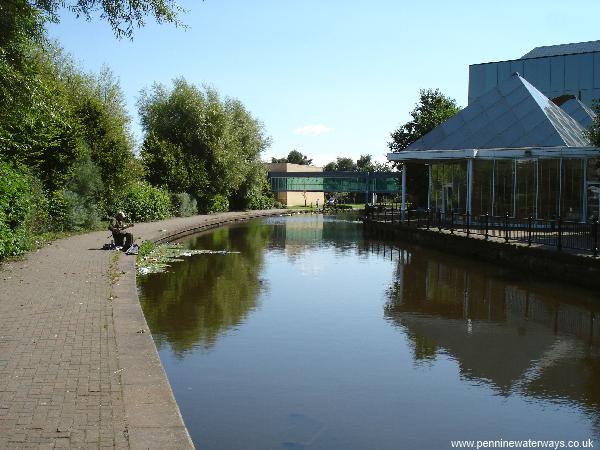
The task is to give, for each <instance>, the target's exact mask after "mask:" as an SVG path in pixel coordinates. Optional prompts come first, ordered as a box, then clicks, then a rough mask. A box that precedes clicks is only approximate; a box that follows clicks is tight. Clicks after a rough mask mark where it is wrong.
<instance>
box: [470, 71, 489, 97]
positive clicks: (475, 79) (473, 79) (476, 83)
mask: <svg viewBox="0 0 600 450" xmlns="http://www.w3.org/2000/svg"><path fill="white" fill-rule="evenodd" d="M484 78H485V73H484V70H483V66H482V65H481V64H477V65H473V66H469V102H471V101H472V100H474V99H476V98H477V97H479V96H480V95H481V94H482V93H483V84H484Z"/></svg>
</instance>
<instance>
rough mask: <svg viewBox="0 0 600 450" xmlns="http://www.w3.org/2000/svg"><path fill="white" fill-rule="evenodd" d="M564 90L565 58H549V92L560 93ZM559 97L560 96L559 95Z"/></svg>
mask: <svg viewBox="0 0 600 450" xmlns="http://www.w3.org/2000/svg"><path fill="white" fill-rule="evenodd" d="M564 88H565V57H564V56H553V57H552V58H550V90H551V91H562V90H563V89H564ZM559 95H560V94H559Z"/></svg>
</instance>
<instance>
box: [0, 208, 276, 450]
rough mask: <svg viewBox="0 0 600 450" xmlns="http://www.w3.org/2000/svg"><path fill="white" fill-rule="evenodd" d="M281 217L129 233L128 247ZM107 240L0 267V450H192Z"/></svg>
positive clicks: (127, 265) (167, 225) (86, 240)
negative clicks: (105, 248) (132, 240)
mask: <svg viewBox="0 0 600 450" xmlns="http://www.w3.org/2000/svg"><path fill="white" fill-rule="evenodd" d="M281 212H284V211H281V210H280V211H275V210H270V211H258V212H256V211H253V212H240V213H222V214H215V215H209V216H194V217H189V218H176V219H169V220H164V221H160V222H152V223H143V224H137V225H136V226H135V227H134V228H133V229H132V231H133V233H134V236H135V237H136V241H138V242H139V241H140V240H147V239H153V240H159V239H161V238H162V239H167V238H169V237H170V236H181V235H182V234H190V233H192V232H193V231H194V230H199V229H202V228H203V227H212V226H217V225H218V224H221V223H223V222H227V221H236V220H244V219H248V218H250V217H254V216H264V215H273V214H277V213H281ZM108 236H109V232H108V231H101V232H93V233H88V234H83V235H79V236H73V237H70V238H68V239H63V240H58V241H55V242H53V243H51V244H49V245H47V246H45V247H43V248H42V249H40V250H38V251H36V252H32V253H30V254H28V255H27V256H26V257H25V258H23V259H22V260H19V261H11V262H8V263H5V264H3V265H2V267H1V268H0V287H1V288H0V448H10V449H19V448H160V449H167V448H177V449H180V448H191V447H192V443H191V440H190V438H189V435H188V433H187V430H186V428H185V425H184V423H183V420H182V419H181V416H180V413H179V409H178V407H177V404H176V403H175V401H174V398H173V394H172V392H171V388H170V386H169V383H168V381H167V378H166V376H165V373H164V370H163V368H162V365H161V363H160V360H159V359H158V354H157V352H156V347H155V346H154V343H153V341H152V336H151V334H150V333H149V330H148V329H147V325H146V322H145V320H144V317H143V314H142V311H141V308H140V305H139V302H138V297H137V291H136V287H135V264H134V258H135V257H133V256H126V255H123V254H120V253H118V252H116V251H103V250H99V249H100V248H101V247H102V245H103V244H104V243H106V242H108V241H109V238H108Z"/></svg>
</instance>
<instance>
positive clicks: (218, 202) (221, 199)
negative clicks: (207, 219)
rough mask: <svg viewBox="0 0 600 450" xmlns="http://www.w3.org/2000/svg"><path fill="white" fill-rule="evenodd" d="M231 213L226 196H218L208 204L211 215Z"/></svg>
mask: <svg viewBox="0 0 600 450" xmlns="http://www.w3.org/2000/svg"><path fill="white" fill-rule="evenodd" d="M226 211H229V200H227V197H225V196H224V195H220V194H217V195H215V196H214V197H213V198H212V199H210V202H209V204H208V212H209V213H217V212H226Z"/></svg>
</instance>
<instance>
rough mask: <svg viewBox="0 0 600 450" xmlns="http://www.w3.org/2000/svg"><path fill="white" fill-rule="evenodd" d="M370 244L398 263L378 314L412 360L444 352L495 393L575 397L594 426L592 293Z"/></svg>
mask: <svg viewBox="0 0 600 450" xmlns="http://www.w3.org/2000/svg"><path fill="white" fill-rule="evenodd" d="M369 249H370V251H372V252H379V253H380V254H383V253H384V251H385V252H387V255H390V257H392V258H394V259H397V261H398V263H397V269H396V280H395V281H394V283H393V284H392V285H391V286H390V287H389V289H388V291H387V297H388V300H387V303H386V305H385V312H384V314H385V317H386V318H387V319H388V320H389V321H391V322H392V323H393V324H394V325H395V326H398V327H399V328H401V329H402V330H403V331H404V332H405V333H406V335H407V336H408V338H409V340H410V342H411V346H412V351H413V358H414V361H415V363H417V364H421V363H427V361H432V360H434V359H435V358H436V357H437V356H438V355H439V354H445V355H448V356H450V357H451V358H453V359H454V360H456V362H457V364H458V366H459V369H460V374H461V376H462V377H464V378H465V379H467V380H469V381H471V382H473V383H477V384H486V385H488V386H490V387H491V388H492V389H494V390H495V391H496V392H497V393H498V394H499V395H505V396H508V395H510V394H512V393H520V394H523V395H526V396H531V397H535V398H543V399H546V400H551V401H557V402H567V403H573V402H575V403H576V404H577V405H579V406H580V407H582V408H584V409H586V410H588V412H589V413H590V414H591V415H592V416H593V418H594V421H595V422H596V423H597V424H598V423H599V419H598V411H599V408H600V386H599V384H598V380H599V379H600V351H599V350H600V323H599V320H598V318H599V317H600V306H599V305H598V298H597V296H596V295H594V294H593V293H592V292H590V291H584V290H578V289H576V288H569V287H565V286H562V285H554V284H551V283H549V284H546V285H542V284H534V283H531V282H527V281H525V280H515V279H514V278H513V279H510V278H509V276H508V275H506V274H505V275H502V274H500V276H499V275H498V271H500V269H496V268H493V267H491V268H490V267H487V266H486V267H485V268H482V267H481V266H478V265H477V264H476V263H469V262H468V261H465V260H464V259H458V258H456V259H455V258H452V257H451V256H448V255H441V254H438V253H432V252H428V251H426V250H423V249H419V251H418V252H412V251H410V250H406V249H404V250H403V249H400V250H399V249H397V248H392V247H389V246H387V247H386V246H385V245H384V244H380V243H369ZM573 298H577V302H573V301H571V300H570V299H573Z"/></svg>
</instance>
